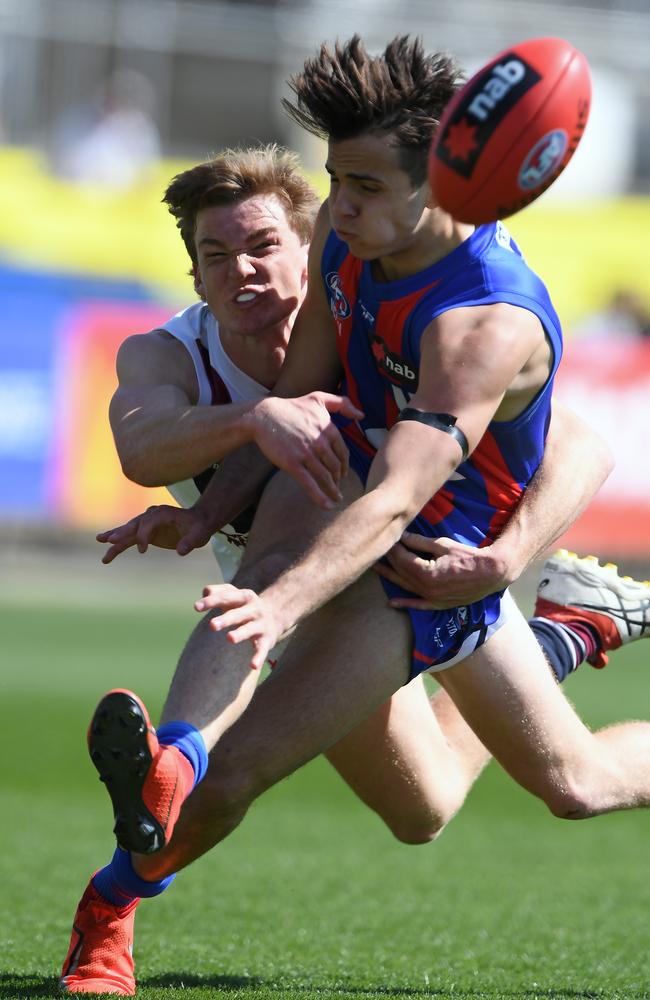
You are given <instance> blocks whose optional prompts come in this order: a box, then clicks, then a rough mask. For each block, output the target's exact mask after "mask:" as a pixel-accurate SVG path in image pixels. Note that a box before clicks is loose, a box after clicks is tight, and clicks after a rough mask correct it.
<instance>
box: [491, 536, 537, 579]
mask: <svg viewBox="0 0 650 1000" xmlns="http://www.w3.org/2000/svg"><path fill="white" fill-rule="evenodd" d="M484 551H485V552H488V553H489V555H490V559H491V560H492V566H493V571H494V574H495V576H498V577H499V578H500V579H501V580H503V583H504V586H506V587H509V586H510V585H511V584H512V583H514V582H515V580H518V579H519V577H520V576H521V574H522V573H523V571H524V570H525V568H526V566H527V565H528V560H527V559H525V558H523V557H522V554H521V553H520V552H519V551H518V550H517V549H516V548H515V547H514V546H513V545H512V544H510V545H508V544H506V543H503V542H501V541H500V539H497V540H496V541H495V542H493V543H492V545H490V546H489V548H487V549H485V550H484Z"/></svg>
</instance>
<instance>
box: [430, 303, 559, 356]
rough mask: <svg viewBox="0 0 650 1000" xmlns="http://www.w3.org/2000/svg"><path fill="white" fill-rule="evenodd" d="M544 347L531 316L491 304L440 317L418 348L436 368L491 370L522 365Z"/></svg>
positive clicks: (515, 308)
mask: <svg viewBox="0 0 650 1000" xmlns="http://www.w3.org/2000/svg"><path fill="white" fill-rule="evenodd" d="M544 343H545V334H544V328H543V326H542V324H541V322H540V320H539V318H538V317H537V316H536V315H535V314H534V313H532V312H530V311H529V310H527V309H523V308H521V307H520V306H514V305H510V303H507V302H495V303H493V304H491V305H484V306H459V307H457V308H454V309H448V310H447V311H446V312H443V313H441V314H440V315H439V316H437V317H436V318H435V319H434V320H433V321H432V322H431V323H430V324H429V326H428V327H427V328H426V330H425V331H424V336H423V340H422V348H423V350H424V351H426V353H427V355H428V356H429V358H431V359H432V361H434V362H435V363H436V364H441V363H444V364H445V365H467V364H468V363H471V364H472V365H478V367H483V366H485V367H487V368H492V367H493V366H495V365H500V364H502V363H503V362H506V361H507V362H508V363H511V362H513V361H514V362H515V363H519V364H520V365H523V364H525V363H526V361H527V359H528V358H530V357H531V355H533V354H534V353H535V352H536V351H537V350H538V349H539V348H540V347H541V346H542V345H543V344H544Z"/></svg>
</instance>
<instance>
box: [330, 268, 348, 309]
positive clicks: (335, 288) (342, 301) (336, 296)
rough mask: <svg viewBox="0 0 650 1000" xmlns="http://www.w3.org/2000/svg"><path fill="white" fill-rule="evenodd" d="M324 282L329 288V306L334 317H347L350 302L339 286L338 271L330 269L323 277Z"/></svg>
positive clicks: (339, 277)
mask: <svg viewBox="0 0 650 1000" xmlns="http://www.w3.org/2000/svg"><path fill="white" fill-rule="evenodd" d="M325 284H326V285H327V287H328V288H329V290H330V308H331V310H332V313H333V315H334V318H335V319H347V317H348V316H349V315H350V303H349V302H348V300H347V299H346V297H345V295H344V293H343V288H342V287H341V276H340V274H339V273H338V271H330V272H329V274H328V275H326V277H325Z"/></svg>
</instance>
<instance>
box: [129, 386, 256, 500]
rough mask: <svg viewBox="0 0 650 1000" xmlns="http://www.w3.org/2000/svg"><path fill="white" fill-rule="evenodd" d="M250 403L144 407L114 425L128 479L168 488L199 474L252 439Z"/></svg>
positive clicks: (143, 484)
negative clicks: (172, 484) (171, 484)
mask: <svg viewBox="0 0 650 1000" xmlns="http://www.w3.org/2000/svg"><path fill="white" fill-rule="evenodd" d="M251 410H252V404H250V403H237V404H234V403H233V404H228V405H225V406H170V407H168V408H164V409H162V408H160V409H159V408H151V409H149V410H147V409H145V408H144V407H143V408H142V409H140V410H133V411H131V412H129V413H127V414H126V415H125V416H124V417H123V418H122V419H121V420H120V421H118V422H116V423H115V424H114V435H115V443H116V447H117V451H118V455H119V457H120V462H121V464H122V469H123V471H124V474H125V476H127V478H128V479H131V480H133V481H134V482H136V483H139V484H140V485H142V486H167V485H169V484H170V483H175V482H179V481H181V480H183V479H188V478H191V477H193V476H196V475H197V474H198V473H199V472H202V471H203V470H204V469H206V468H209V466H211V465H213V464H214V463H215V462H218V461H219V460H220V459H222V458H223V457H224V455H226V454H228V453H229V452H231V451H233V450H235V449H236V448H239V447H241V446H242V445H244V444H246V443H247V442H249V441H250V440H251V437H252V428H251V424H250V420H249V416H250V412H251Z"/></svg>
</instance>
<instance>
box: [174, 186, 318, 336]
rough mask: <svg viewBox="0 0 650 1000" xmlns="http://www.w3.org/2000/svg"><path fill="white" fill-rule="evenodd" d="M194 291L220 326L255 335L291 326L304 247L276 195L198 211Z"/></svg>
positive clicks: (301, 286) (300, 290)
mask: <svg viewBox="0 0 650 1000" xmlns="http://www.w3.org/2000/svg"><path fill="white" fill-rule="evenodd" d="M194 240H195V244H196V249H197V255H198V262H199V266H198V271H197V274H196V281H195V286H196V290H197V292H198V293H199V295H201V296H202V297H203V298H204V299H205V301H206V302H207V303H208V305H209V307H210V310H211V311H212V313H213V315H214V316H215V317H216V319H217V321H218V323H219V325H220V326H221V327H222V328H223V329H224V330H227V331H228V332H230V333H232V334H242V335H246V334H255V333H261V332H262V331H264V330H266V329H269V328H271V327H277V326H282V325H283V324H285V323H290V322H291V320H292V317H293V316H294V314H295V313H296V311H297V309H298V307H299V306H300V303H301V302H302V298H303V295H304V290H305V288H306V282H307V249H308V248H307V247H306V246H304V245H302V244H301V242H300V238H299V237H298V235H297V234H296V233H295V232H294V230H293V229H292V228H291V226H290V225H289V221H288V219H287V215H286V212H285V210H284V207H283V205H282V204H281V202H280V201H279V199H278V198H277V197H276V196H275V195H255V196H253V197H251V198H246V199H245V200H243V201H240V202H236V203H235V204H233V205H213V206H210V207H207V208H203V209H201V210H200V211H199V213H198V216H197V221H196V232H195V236H194Z"/></svg>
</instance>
